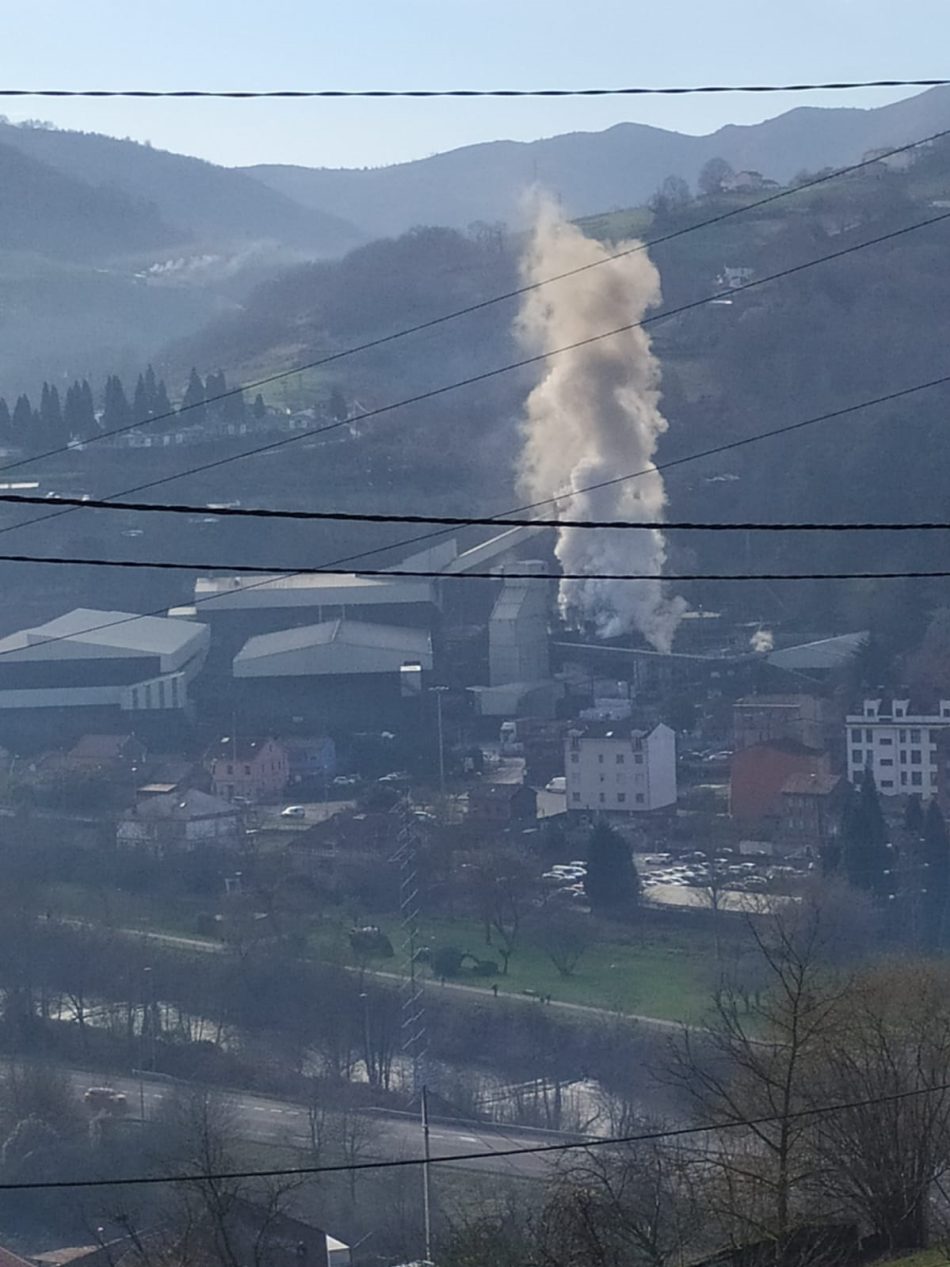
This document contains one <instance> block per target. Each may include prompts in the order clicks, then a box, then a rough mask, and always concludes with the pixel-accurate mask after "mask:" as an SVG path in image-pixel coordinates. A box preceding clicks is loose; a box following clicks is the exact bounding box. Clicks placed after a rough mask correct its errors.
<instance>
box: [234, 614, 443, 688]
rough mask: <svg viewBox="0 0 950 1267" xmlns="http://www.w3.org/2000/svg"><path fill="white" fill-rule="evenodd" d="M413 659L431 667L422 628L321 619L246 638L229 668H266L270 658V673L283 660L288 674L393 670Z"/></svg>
mask: <svg viewBox="0 0 950 1267" xmlns="http://www.w3.org/2000/svg"><path fill="white" fill-rule="evenodd" d="M348 657H352V660H351V662H348ZM414 660H417V661H419V662H420V663H421V664H422V667H423V668H431V667H432V641H431V639H430V637H429V635H428V633H427V632H426V631H425V630H424V629H406V628H403V627H402V626H396V625H375V624H371V623H370V622H368V621H361V620H326V621H323V622H321V623H320V624H318V625H303V626H301V627H299V628H296V629H281V630H279V631H278V632H277V633H269V634H259V635H258V636H257V637H256V638H251V639H250V640H249V641H248V642H246V643H245V644H244V646H243V647H242V648H241V650H240V651H239V652H238V654H237V655H236V656H235V658H234V672H235V674H236V676H238V677H242V676H247V677H251V676H255V675H256V673H257V671H261V672H262V673H263V674H266V672H267V668H266V665H267V661H272V662H273V664H274V672H275V673H277V672H279V670H280V668H281V663H280V662H281V661H282V662H283V668H284V672H285V673H286V674H288V675H290V674H293V673H299V674H300V675H301V676H306V675H308V674H322V673H326V674H333V673H346V672H355V673H368V672H394V671H396V670H397V669H398V668H399V666H400V664H402V663H404V662H406V661H414Z"/></svg>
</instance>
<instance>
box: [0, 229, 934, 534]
mask: <svg viewBox="0 0 950 1267" xmlns="http://www.w3.org/2000/svg"><path fill="white" fill-rule="evenodd" d="M948 219H950V211H942V212H941V213H940V214H939V215H936V216H929V217H928V218H927V219H926V220H918V221H917V222H915V223H914V224H910V225H904V226H903V228H900V229H892V230H890V231H889V232H888V233H882V234H879V235H878V236H877V237H876V238H867V239H866V240H865V241H863V242H854V243H852V244H851V245H850V246H846V247H842V248H840V249H839V250H837V251H832V252H830V253H829V254H828V255H819V256H817V257H816V258H814V259H811V260H804V261H803V262H802V263H800V264H793V265H790V266H789V267H788V268H783V269H780V270H779V271H778V272H776V273H769V274H767V275H766V276H765V277H759V278H755V279H753V280H752V281H749V282H744V283H743V284H742V285H739V286H730V287H728V288H727V289H725V290H722V291H717V292H716V293H715V294H713V295H706V296H704V297H703V298H702V299H694V300H691V301H690V302H689V303H685V304H680V305H679V306H678V307H676V308H668V309H665V310H664V311H663V312H658V313H654V314H653V315H652V316H648V317H643V318H641V320H639V321H631V322H629V323H627V324H626V325H622V326H616V327H615V328H614V329H612V330H603V331H601V332H600V333H598V334H592V335H588V336H587V337H586V338H584V339H578V340H576V341H575V342H574V343H568V344H565V345H563V346H562V347H559V348H548V349H546V350H545V351H544V352H538V353H535V354H534V355H532V356H526V357H522V359H521V360H519V361H511V362H509V363H508V364H506V365H498V366H496V367H495V368H494V369H490V370H483V371H482V372H481V373H479V374H472V375H470V376H469V377H468V378H463V379H456V380H455V381H454V382H451V383H445V384H443V386H441V387H433V388H429V389H428V390H427V391H424V392H418V393H416V394H415V395H414V396H406V397H403V399H402V400H398V401H391V402H390V403H389V404H386V405H380V406H378V407H377V408H376V409H367V410H364V411H363V413H360V414H357V415H356V416H355V417H353V418H348V419H346V420H345V421H341V422H335V423H330V424H328V425H327V426H324V427H317V428H311V429H310V430H307V431H298V432H295V433H294V434H293V435H289V436H282V437H281V438H280V439H278V440H272V441H270V442H268V443H267V444H262V445H258V446H257V447H256V448H253V449H245V450H244V452H242V453H233V454H229V455H226V456H224V457H220V458H214V459H212V460H210V461H208V462H204V463H201V464H200V465H197V466H192V467H189V468H188V469H187V470H185V471H180V472H178V473H177V474H174V475H163V476H161V477H160V478H158V479H154V480H147V481H145V482H144V483H142V484H136V485H134V486H133V487H132V488H127V489H123V490H122V491H121V492H119V493H116V494H113V496H114V497H129V496H131V495H132V494H133V493H140V492H143V491H144V490H145V489H148V488H157V487H159V486H161V485H163V484H169V483H172V482H173V481H174V480H179V479H185V478H188V477H190V476H192V475H197V474H201V473H202V472H205V471H210V470H215V469H217V468H218V467H222V466H227V465H229V464H230V463H231V462H238V461H241V460H243V459H244V458H248V457H256V456H258V455H259V454H261V453H273V452H275V451H277V450H278V449H282V448H284V447H286V446H287V445H289V444H295V443H297V442H298V441H300V440H304V439H307V438H308V437H312V436H319V435H323V434H325V433H326V432H327V431H333V430H335V429H336V428H337V427H340V426H349V425H352V424H353V423H355V422H365V421H367V420H369V419H370V418H378V417H380V416H381V415H383V414H387V413H392V412H393V411H394V410H396V409H403V408H406V407H407V406H409V405H417V404H420V403H422V402H423V401H428V400H434V399H436V398H437V397H439V396H444V395H445V394H447V393H448V392H452V391H457V390H458V389H459V388H461V387H470V386H473V385H475V384H478V383H484V382H487V381H489V380H491V379H494V378H498V377H499V376H500V375H502V374H509V373H511V372H512V371H513V370H518V369H524V368H526V367H527V366H530V365H537V364H539V363H541V362H544V361H546V360H548V359H549V358H550V357H553V356H560V355H562V354H563V353H565V352H573V351H576V350H577V349H578V348H582V347H589V346H590V345H592V344H596V343H600V342H601V341H602V340H604V339H609V338H613V337H615V336H616V335H618V334H627V333H629V332H630V331H631V330H639V329H643V328H644V327H646V326H648V325H653V324H654V323H655V322H657V321H665V320H668V319H669V318H671V317H676V316H680V315H681V314H682V313H685V312H691V311H693V310H694V309H696V308H702V307H705V306H706V305H707V304H709V303H711V302H712V301H713V300H715V299H721V298H723V297H726V296H729V295H739V294H743V293H745V292H746V291H749V290H754V289H756V288H757V287H759V286H764V285H766V284H767V283H769V282H774V281H779V280H781V279H783V278H786V277H792V276H795V275H796V274H798V273H803V272H805V271H807V270H808V269H810V268H815V267H816V266H817V265H819V264H827V263H829V262H831V261H832V260H837V259H842V258H844V257H845V256H848V255H853V254H855V253H856V252H857V251H863V250H865V249H866V248H867V247H870V246H878V245H880V244H881V243H882V242H890V241H893V240H894V239H897V238H901V237H904V236H906V235H907V234H909V233H913V232H915V231H916V230H918V229H924V228H928V227H929V226H931V225H934V224H940V223H943V222H944V221H946V220H948ZM941 381H942V380H941ZM898 394H899V393H898ZM894 398H896V395H895V397H894ZM799 425H801V424H799ZM789 429H792V428H789ZM740 443H741V442H740V441H736V442H734V443H733V444H732V445H731V446H730V445H727V446H724V448H729V447H732V448H736V447H738V446H739V444H740ZM33 460H39V459H23V460H22V461H20V462H17V463H14V464H13V465H16V466H20V465H23V461H33ZM673 464H674V465H675V463H673ZM8 469H10V468H9V467H0V471H4V470H8ZM651 469H658V468H651ZM623 478H628V477H620V479H623ZM617 482H619V480H606V481H604V482H602V483H601V484H599V485H593V486H592V487H599V488H603V487H606V486H607V485H608V484H612V483H617ZM73 509H74V508H73V507H68V508H66V509H63V510H58V511H54V512H53V513H52V514H50V515H39V516H37V517H36V518H35V519H28V520H27V521H26V522H25V523H22V524H7V525H6V527H3V528H0V535H3V534H4V533H7V532H15V531H17V530H19V529H22V528H30V527H32V526H33V525H34V524H40V523H44V522H46V521H47V520H49V519H55V518H58V516H60V515H68V514H71V513H72V512H73Z"/></svg>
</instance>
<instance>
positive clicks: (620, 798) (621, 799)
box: [617, 792, 627, 805]
mask: <svg viewBox="0 0 950 1267" xmlns="http://www.w3.org/2000/svg"><path fill="white" fill-rule="evenodd" d="M626 800H627V794H626V792H618V793H617V804H618V805H623V804H625V803H626Z"/></svg>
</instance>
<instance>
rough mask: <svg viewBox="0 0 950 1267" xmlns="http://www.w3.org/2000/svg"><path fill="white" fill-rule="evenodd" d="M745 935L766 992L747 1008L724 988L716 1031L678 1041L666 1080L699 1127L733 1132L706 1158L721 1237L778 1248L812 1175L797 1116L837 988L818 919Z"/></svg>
mask: <svg viewBox="0 0 950 1267" xmlns="http://www.w3.org/2000/svg"><path fill="white" fill-rule="evenodd" d="M750 923H751V921H750ZM750 931H751V935H752V937H753V939H754V941H755V944H756V946H757V949H758V953H759V955H760V956H761V958H762V961H763V964H764V966H765V968H766V970H767V988H766V990H765V991H764V992H763V994H762V995H761V996H760V997H758V998H757V999H756V1001H755V1002H754V1003H753V1004H752V1005H751V1007H746V1006H744V1005H743V1000H742V998H741V996H740V995H739V994H738V993H737V991H736V990H735V989H734V988H732V987H730V986H729V985H728V984H725V985H723V986H722V987H720V989H719V990H718V991H717V992H716V995H715V1000H714V1006H715V1021H714V1023H713V1024H712V1025H711V1026H710V1027H709V1029H708V1030H705V1031H702V1033H701V1034H699V1035H696V1034H693V1033H692V1032H691V1031H689V1030H688V1029H687V1030H684V1031H683V1034H682V1036H681V1038H680V1039H679V1040H678V1041H677V1042H676V1043H674V1045H673V1048H672V1062H671V1069H670V1074H669V1076H670V1078H671V1080H672V1081H674V1082H675V1083H676V1084H677V1085H678V1087H679V1089H680V1090H681V1091H682V1092H683V1093H684V1094H685V1096H686V1097H687V1099H688V1101H690V1102H691V1103H692V1105H693V1107H694V1110H695V1111H696V1114H697V1116H698V1118H699V1119H700V1120H702V1121H703V1122H710V1121H712V1122H717V1123H722V1124H723V1125H725V1126H729V1125H730V1124H733V1123H734V1124H735V1129H729V1130H726V1131H724V1132H722V1133H721V1134H720V1135H718V1136H717V1137H716V1138H715V1143H714V1144H713V1145H711V1146H710V1147H709V1149H708V1150H707V1157H706V1163H707V1164H706V1167H705V1173H706V1175H707V1176H708V1178H709V1183H708V1184H707V1188H708V1191H707V1198H708V1200H709V1201H710V1203H711V1206H712V1208H713V1209H714V1210H715V1212H716V1213H717V1215H718V1216H719V1218H720V1220H721V1222H722V1226H723V1228H724V1230H726V1231H727V1232H728V1234H729V1235H730V1236H732V1237H733V1238H735V1239H736V1241H737V1242H741V1241H744V1240H747V1239H748V1238H749V1236H750V1235H752V1236H756V1237H759V1236H770V1237H774V1238H776V1239H777V1240H778V1241H779V1242H782V1241H784V1240H786V1239H787V1238H788V1236H789V1234H790V1233H791V1232H792V1231H793V1229H794V1227H795V1224H796V1218H797V1214H798V1209H797V1205H796V1198H797V1197H798V1196H799V1194H801V1193H802V1192H803V1190H804V1187H805V1185H806V1183H807V1182H808V1181H809V1180H810V1179H811V1178H812V1176H813V1173H814V1159H813V1156H812V1154H811V1150H810V1147H809V1133H810V1120H809V1119H806V1118H802V1117H801V1116H799V1113H800V1110H801V1109H802V1108H804V1107H807V1106H809V1105H810V1104H811V1103H812V1098H811V1096H812V1086H813V1078H814V1065H813V1063H812V1061H813V1057H814V1055H815V1053H816V1051H817V1050H818V1047H819V1045H820V1043H821V1042H822V1040H823V1039H824V1038H825V1037H826V1035H827V1031H828V1028H829V1026H830V1025H831V1024H833V1019H832V1018H833V1014H834V1009H835V1006H836V1004H837V1002H838V999H839V998H840V988H839V987H838V986H837V985H835V984H833V983H831V982H829V981H828V980H827V979H826V977H825V974H824V972H823V968H822V964H821V954H820V947H821V944H822V940H823V926H822V919H821V912H820V909H818V908H811V909H809V910H806V911H803V912H798V911H789V912H784V913H782V914H781V915H776V916H773V917H771V918H770V919H769V920H767V921H764V922H760V921H756V922H755V923H751V930H750ZM758 1119H767V1120H764V1121H758ZM746 1123H748V1125H746Z"/></svg>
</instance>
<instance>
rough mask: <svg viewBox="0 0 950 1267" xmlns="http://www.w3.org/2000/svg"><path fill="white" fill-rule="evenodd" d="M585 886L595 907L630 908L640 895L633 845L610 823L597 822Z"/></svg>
mask: <svg viewBox="0 0 950 1267" xmlns="http://www.w3.org/2000/svg"><path fill="white" fill-rule="evenodd" d="M584 888H585V889H586V891H587V896H588V898H589V899H590V904H591V907H592V908H593V909H594V910H605V911H617V912H620V911H623V910H629V909H630V908H631V907H632V906H633V905H634V904H635V903H636V901H637V899H638V898H639V896H640V877H639V876H638V875H637V869H636V867H635V866H634V862H633V853H632V852H631V849H630V846H629V845H628V844H627V842H626V841H625V840H624V838H623V837H622V836H621V835H620V833H619V832H617V831H615V830H614V829H613V828H612V827H610V826H608V824H607V823H597V825H596V826H595V827H594V830H593V831H592V832H591V836H590V843H589V845H588V847H587V874H586V876H585V877H584Z"/></svg>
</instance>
